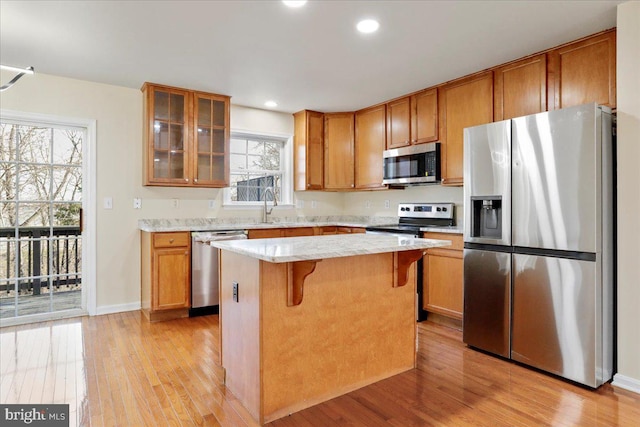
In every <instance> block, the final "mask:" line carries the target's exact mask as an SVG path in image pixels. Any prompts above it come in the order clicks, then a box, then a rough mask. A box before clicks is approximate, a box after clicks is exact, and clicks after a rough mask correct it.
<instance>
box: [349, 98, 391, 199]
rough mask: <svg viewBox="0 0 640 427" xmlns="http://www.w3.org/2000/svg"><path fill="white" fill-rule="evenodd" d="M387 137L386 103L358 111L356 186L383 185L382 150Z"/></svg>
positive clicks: (374, 186) (371, 186)
mask: <svg viewBox="0 0 640 427" xmlns="http://www.w3.org/2000/svg"><path fill="white" fill-rule="evenodd" d="M386 139H387V133H386V107H385V106H384V105H380V106H377V107H373V108H368V109H366V110H362V111H358V112H357V113H356V134H355V156H356V158H355V162H356V167H355V183H356V188H378V187H383V185H382V172H383V170H382V168H383V166H382V152H383V151H384V149H385V145H386Z"/></svg>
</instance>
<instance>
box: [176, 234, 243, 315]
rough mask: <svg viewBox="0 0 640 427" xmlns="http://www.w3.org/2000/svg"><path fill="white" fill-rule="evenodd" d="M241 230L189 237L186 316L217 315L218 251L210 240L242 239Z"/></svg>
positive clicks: (218, 289)
mask: <svg viewBox="0 0 640 427" xmlns="http://www.w3.org/2000/svg"><path fill="white" fill-rule="evenodd" d="M246 238H247V232H246V231H245V230H229V231H206V232H194V233H191V308H190V309H189V316H190V317H192V316H201V315H205V314H216V313H218V304H219V302H220V288H219V286H220V284H219V280H220V275H219V271H220V250H219V249H217V248H214V247H213V246H211V244H210V243H211V242H212V241H214V240H240V239H246Z"/></svg>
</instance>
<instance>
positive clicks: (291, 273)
mask: <svg viewBox="0 0 640 427" xmlns="http://www.w3.org/2000/svg"><path fill="white" fill-rule="evenodd" d="M320 261H321V260H315V261H295V262H288V263H287V307H292V306H294V305H300V303H301V302H302V294H303V285H304V279H306V277H307V276H308V275H310V274H311V273H313V271H314V270H315V269H316V263H318V262H320Z"/></svg>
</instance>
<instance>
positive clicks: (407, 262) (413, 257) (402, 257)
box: [393, 249, 424, 288]
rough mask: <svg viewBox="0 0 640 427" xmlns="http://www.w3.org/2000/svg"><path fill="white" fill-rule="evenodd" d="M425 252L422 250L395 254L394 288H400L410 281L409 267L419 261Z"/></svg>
mask: <svg viewBox="0 0 640 427" xmlns="http://www.w3.org/2000/svg"><path fill="white" fill-rule="evenodd" d="M423 255H424V252H423V251H422V250H420V249H416V250H413V251H402V252H394V253H393V287H394V288H399V287H400V286H404V285H406V284H407V280H409V267H411V264H413V263H414V262H416V261H418V260H419V259H420V258H422V256H423Z"/></svg>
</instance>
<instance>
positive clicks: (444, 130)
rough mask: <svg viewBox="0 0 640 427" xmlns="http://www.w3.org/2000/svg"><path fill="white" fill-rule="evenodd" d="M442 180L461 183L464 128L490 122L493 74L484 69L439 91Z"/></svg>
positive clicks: (491, 116) (491, 118) (449, 182)
mask: <svg viewBox="0 0 640 427" xmlns="http://www.w3.org/2000/svg"><path fill="white" fill-rule="evenodd" d="M438 99H439V103H440V105H439V123H440V142H441V143H442V146H441V155H442V183H443V184H445V185H446V184H448V185H462V184H463V145H464V144H463V130H464V128H466V127H469V126H476V125H482V124H485V123H491V122H492V121H493V73H492V72H491V71H489V72H485V73H482V74H479V75H476V76H472V77H468V78H465V79H462V80H458V81H455V82H452V83H449V84H447V85H445V86H442V87H440V88H439V90H438Z"/></svg>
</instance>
